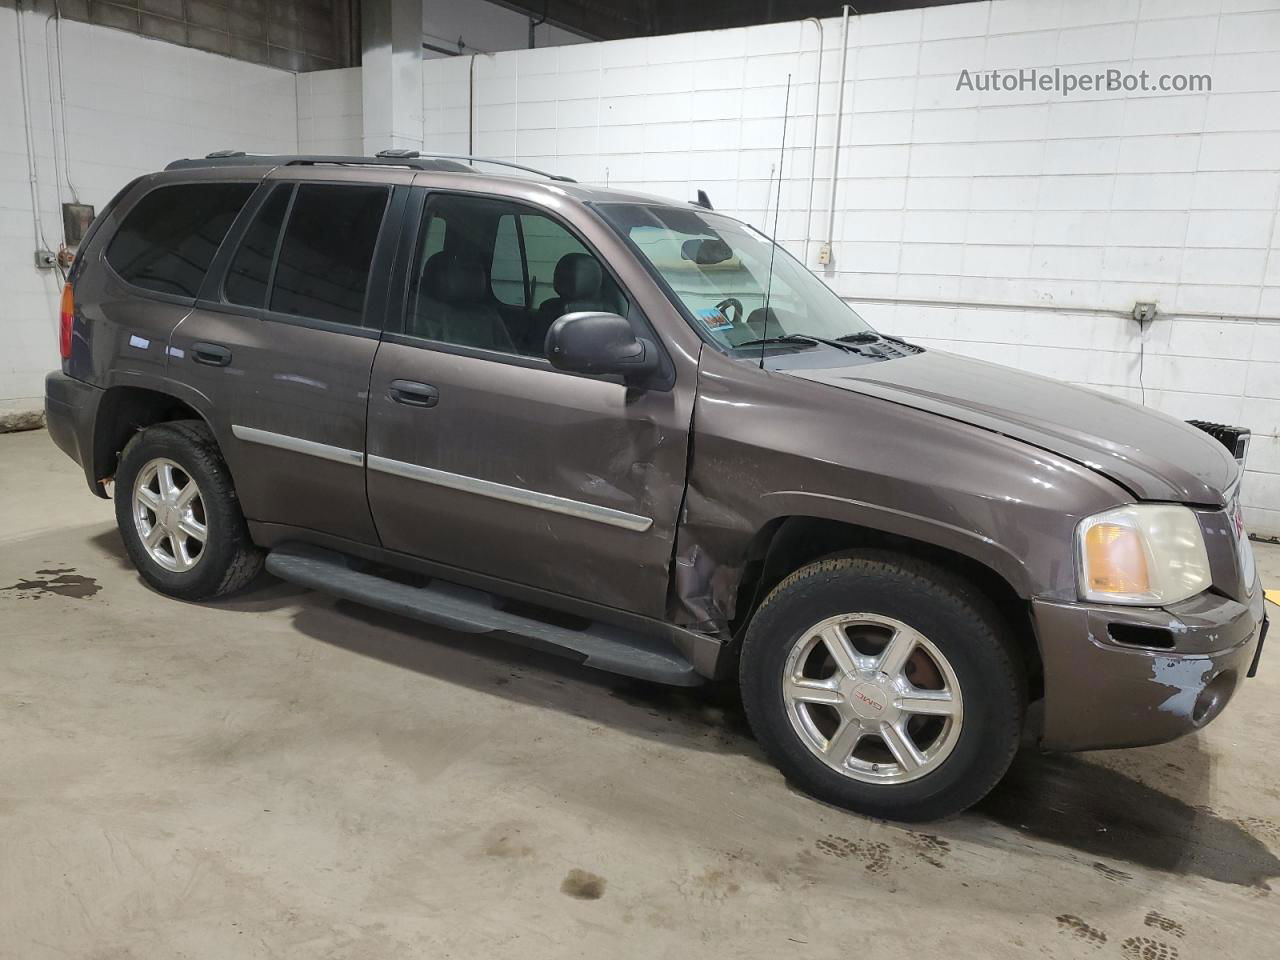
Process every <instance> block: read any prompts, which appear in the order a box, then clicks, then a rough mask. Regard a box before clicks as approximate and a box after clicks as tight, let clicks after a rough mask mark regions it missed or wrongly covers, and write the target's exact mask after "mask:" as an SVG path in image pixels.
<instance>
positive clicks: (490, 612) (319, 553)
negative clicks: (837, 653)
mask: <svg viewBox="0 0 1280 960" xmlns="http://www.w3.org/2000/svg"><path fill="white" fill-rule="evenodd" d="M359 562H360V561H358V560H353V559H352V558H349V557H348V556H347V555H345V554H342V553H338V552H336V551H333V550H325V549H322V548H320V547H313V546H310V545H307V544H294V543H289V544H282V545H281V546H279V547H276V548H275V549H274V550H272V551H271V553H269V554H268V555H267V570H268V572H270V573H272V574H274V575H275V576H277V577H279V578H280V579H281V580H288V581H289V582H290V583H296V584H298V585H299V586H303V587H310V588H311V589H313V590H319V591H321V592H322V593H329V594H333V595H335V596H338V597H342V598H343V599H346V600H353V601H355V602H356V603H362V604H365V605H367V606H370V607H377V608H378V609H379V610H385V611H387V612H388V613H395V614H399V615H401V616H404V617H410V618H412V619H414V620H421V621H422V622H424V623H432V624H435V625H436V626H440V627H446V628H447V629H449V630H456V631H458V632H459V633H477V634H480V633H501V634H504V635H506V636H507V638H508V639H510V640H511V641H513V642H515V643H520V644H522V645H524V646H531V647H536V648H539V649H543V650H546V651H548V652H550V653H555V654H558V655H560V656H564V657H569V658H571V659H573V660H576V661H578V662H580V663H583V664H585V665H586V666H588V667H595V668H596V669H598V670H605V671H608V672H609V673H619V674H622V675H623V676H627V677H637V678H639V679H641V680H652V681H654V682H656V683H665V684H671V685H673V686H677V687H693V686H698V685H700V684H702V683H704V682H705V681H704V679H703V678H702V676H700V675H699V674H698V673H697V672H696V671H695V670H694V668H693V664H691V663H690V662H689V661H688V660H687V659H685V657H684V656H682V655H681V654H680V653H679V652H678V651H677V650H676V649H675V647H673V646H672V645H671V643H670V642H669V641H667V640H665V639H663V638H660V637H651V636H648V635H646V634H643V633H638V632H636V631H632V630H626V629H624V628H622V627H616V626H613V625H612V624H603V623H590V624H587V625H586V626H585V628H583V629H581V630H574V629H570V628H568V627H562V626H557V625H555V624H551V623H546V622H544V621H542V620H538V619H535V618H533V617H529V616H525V615H523V614H519V613H514V612H511V611H508V610H503V609H501V608H500V607H499V606H497V604H499V603H501V602H502V601H501V599H500V598H498V597H495V596H494V595H493V594H489V593H485V592H484V591H481V590H473V589H471V588H469V587H461V586H457V585H455V584H451V583H447V582H445V581H443V580H428V581H426V582H425V584H424V585H422V586H413V585H410V584H407V583H401V582H399V581H398V580H392V579H389V578H387V577H382V576H378V575H377V574H375V573H366V572H364V571H362V570H358V569H355V568H354V567H353V566H352V564H353V563H359Z"/></svg>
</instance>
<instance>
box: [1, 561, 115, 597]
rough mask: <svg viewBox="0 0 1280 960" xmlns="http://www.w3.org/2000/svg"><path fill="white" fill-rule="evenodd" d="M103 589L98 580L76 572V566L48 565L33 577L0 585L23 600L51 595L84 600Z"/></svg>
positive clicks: (2, 588)
mask: <svg viewBox="0 0 1280 960" xmlns="http://www.w3.org/2000/svg"><path fill="white" fill-rule="evenodd" d="M101 589H102V585H101V584H99V583H98V581H97V580H95V579H94V578H93V577H85V576H81V575H80V574H78V573H76V570H75V567H46V568H45V569H43V570H37V571H36V572H35V576H33V577H30V578H27V579H23V580H19V581H18V582H17V583H13V584H10V585H9V586H7V587H0V592H12V593H15V594H16V595H17V596H18V597H19V598H20V599H23V600H39V599H41V598H42V597H49V596H54V597H72V598H74V599H76V600H83V599H85V598H86V597H92V596H93V595H94V594H95V593H97V592H98V591H99V590H101Z"/></svg>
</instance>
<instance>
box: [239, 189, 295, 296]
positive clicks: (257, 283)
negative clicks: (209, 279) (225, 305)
mask: <svg viewBox="0 0 1280 960" xmlns="http://www.w3.org/2000/svg"><path fill="white" fill-rule="evenodd" d="M292 193H293V185H292V184H288V183H282V184H280V185H279V186H277V187H274V188H273V189H272V191H271V195H270V196H269V197H267V202H266V203H264V204H263V205H262V208H261V209H260V210H259V211H258V213H257V216H255V217H254V218H253V223H251V224H249V229H248V230H246V231H245V235H244V239H243V240H241V241H240V247H239V249H238V250H236V255H235V258H234V259H232V261H231V268H230V270H229V271H228V272H227V279H226V280H225V281H224V284H223V293H224V294H225V295H226V298H227V299H228V300H229V301H231V302H232V303H240V304H243V305H245V306H246V307H261V306H263V305H264V304H265V303H266V302H267V281H268V280H269V279H270V277H271V261H272V259H273V258H274V257H275V252H276V240H277V239H278V238H279V235H280V224H282V223H284V213H285V211H286V210H287V209H288V208H289V196H290V194H292Z"/></svg>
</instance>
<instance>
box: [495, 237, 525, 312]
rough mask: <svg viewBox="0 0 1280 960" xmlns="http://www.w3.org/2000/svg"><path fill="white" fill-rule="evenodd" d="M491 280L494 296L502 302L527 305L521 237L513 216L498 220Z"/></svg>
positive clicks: (510, 304)
mask: <svg viewBox="0 0 1280 960" xmlns="http://www.w3.org/2000/svg"><path fill="white" fill-rule="evenodd" d="M489 279H490V283H491V284H492V286H493V295H494V296H495V297H497V298H498V299H499V300H500V301H502V302H503V303H505V304H507V305H508V306H512V307H523V306H524V305H525V302H524V301H525V295H524V264H523V262H522V260H521V257H520V235H519V234H518V233H517V232H516V218H515V217H514V216H513V215H511V214H507V215H506V216H504V217H500V218H499V219H498V235H497V236H496V237H494V240H493V264H492V266H491V267H490V271H489Z"/></svg>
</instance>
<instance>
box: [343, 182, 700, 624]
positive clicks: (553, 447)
mask: <svg viewBox="0 0 1280 960" xmlns="http://www.w3.org/2000/svg"><path fill="white" fill-rule="evenodd" d="M411 205H412V204H411ZM414 219H416V220H417V222H418V225H417V226H416V227H411V229H412V233H411V234H410V235H409V236H408V238H407V239H409V240H413V241H414V242H412V243H408V242H406V243H405V245H404V249H406V250H412V251H413V253H412V256H411V257H408V258H406V262H407V264H408V265H409V268H410V269H409V276H408V278H407V283H406V284H405V286H406V288H407V293H406V297H405V309H404V311H403V318H402V323H401V325H400V329H399V331H398V332H396V333H392V334H388V335H386V336H385V337H384V342H383V344H382V347H381V349H380V350H379V351H378V355H377V358H376V360H375V362H374V369H373V377H372V380H371V383H370V396H369V431H368V454H369V456H368V491H369V503H370V506H371V508H372V510H373V515H374V520H375V522H376V524H377V528H378V533H379V535H380V536H381V539H382V542H383V544H384V545H385V546H387V547H389V548H391V549H393V550H397V551H402V552H404V553H409V554H413V555H416V556H419V557H423V558H425V559H428V560H431V561H434V562H436V563H439V564H445V565H448V566H451V567H455V568H460V569H462V570H465V571H470V572H473V573H479V574H484V575H487V576H490V577H497V578H501V579H503V580H508V581H513V582H515V583H519V584H524V585H528V586H532V587H536V588H541V589H543V590H548V591H553V592H555V593H559V594H566V595H570V596H573V597H581V598H585V599H589V600H592V601H595V602H597V603H601V604H604V605H606V606H611V607H615V608H619V609H623V610H628V611H631V612H636V613H641V614H645V615H649V616H661V615H662V614H663V609H664V601H665V596H666V588H667V568H668V565H669V563H670V561H671V554H672V546H673V538H674V533H675V527H676V522H677V514H678V512H679V509H680V504H681V498H682V496H683V491H684V472H685V461H686V455H687V449H688V429H689V415H690V403H691V398H690V396H689V395H688V393H687V392H683V393H682V391H681V390H679V389H677V388H676V386H675V384H674V379H675V378H674V368H671V371H669V372H671V373H672V377H671V380H672V383H671V384H668V385H667V386H665V387H663V386H656V387H654V388H652V389H647V390H643V391H638V390H632V389H628V387H626V386H625V385H624V384H623V383H622V382H621V381H620V380H617V379H610V378H602V377H585V376H577V375H573V374H567V373H562V372H559V371H557V370H554V369H553V368H552V367H551V365H550V364H549V363H548V362H547V361H546V359H545V358H544V356H543V351H542V342H543V340H544V339H545V335H546V330H547V327H549V326H550V324H551V323H552V322H553V321H554V320H555V318H556V317H557V316H559V315H560V314H562V313H564V312H570V311H574V310H602V311H609V312H616V313H621V314H622V315H624V316H628V318H629V319H631V321H632V323H633V324H634V325H636V326H637V328H638V332H640V333H641V335H643V336H646V337H649V338H651V339H652V338H653V333H652V332H651V331H650V330H649V329H648V327H647V325H646V322H645V320H644V318H643V317H642V316H641V315H640V312H639V310H638V309H637V308H636V307H635V306H634V302H633V300H632V298H630V297H629V296H628V295H627V293H626V291H624V290H623V289H622V287H621V286H620V284H619V283H618V281H617V280H616V278H615V276H614V274H613V272H612V271H610V270H609V269H608V268H607V267H606V266H605V265H604V264H603V263H602V261H601V258H600V257H598V256H597V255H596V253H595V252H594V251H593V250H592V249H590V248H588V246H587V244H586V243H584V242H583V240H582V239H580V236H579V235H578V233H577V232H576V231H575V230H574V229H572V228H571V227H570V226H569V225H568V224H567V223H566V222H565V221H563V220H562V219H560V218H559V217H557V216H554V215H552V214H551V213H550V212H549V211H544V210H541V209H540V208H536V207H533V206H529V205H524V204H520V203H516V202H513V201H509V200H502V199H494V198H488V197H484V198H482V197H476V196H470V195H462V194H433V195H432V196H431V197H430V198H429V199H428V200H427V202H426V204H425V208H424V209H423V211H422V213H421V214H420V215H419V216H417V217H416V218H414ZM415 238H416V239H415Z"/></svg>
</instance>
